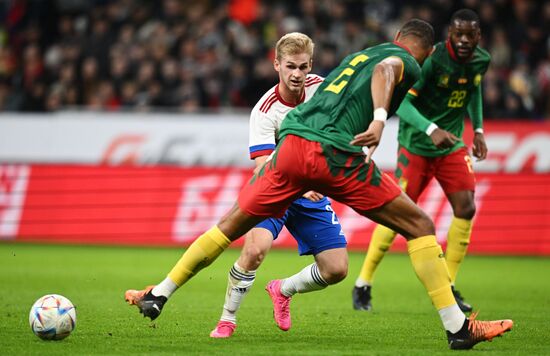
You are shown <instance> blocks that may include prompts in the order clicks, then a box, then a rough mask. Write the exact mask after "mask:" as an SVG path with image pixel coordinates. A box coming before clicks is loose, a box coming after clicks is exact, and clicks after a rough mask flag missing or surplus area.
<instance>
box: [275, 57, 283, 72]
mask: <svg viewBox="0 0 550 356" xmlns="http://www.w3.org/2000/svg"><path fill="white" fill-rule="evenodd" d="M273 68H275V70H276V71H277V72H278V71H280V69H281V63H279V60H278V59H277V58H275V59H274V60H273Z"/></svg>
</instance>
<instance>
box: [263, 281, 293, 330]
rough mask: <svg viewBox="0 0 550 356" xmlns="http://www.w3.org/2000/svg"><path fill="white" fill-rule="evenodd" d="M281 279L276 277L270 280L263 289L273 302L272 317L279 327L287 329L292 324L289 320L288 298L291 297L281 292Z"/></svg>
mask: <svg viewBox="0 0 550 356" xmlns="http://www.w3.org/2000/svg"><path fill="white" fill-rule="evenodd" d="M282 282H283V281H282V280H280V279H276V280H274V281H271V282H269V283H268V284H267V286H266V287H265V290H266V291H267V293H268V294H269V296H270V297H271V301H272V302H273V318H274V319H275V323H276V324H277V326H278V327H279V329H281V330H283V331H287V330H288V329H290V326H291V324H292V322H291V320H290V300H291V299H292V297H287V296H285V295H283V294H282V293H281V284H282Z"/></svg>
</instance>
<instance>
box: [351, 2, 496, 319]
mask: <svg viewBox="0 0 550 356" xmlns="http://www.w3.org/2000/svg"><path fill="white" fill-rule="evenodd" d="M479 38H480V29H479V18H478V17H477V15H476V13H475V12H473V11H471V10H466V9H465V10H459V11H457V12H456V13H455V14H454V15H453V16H452V18H451V25H450V27H449V35H448V39H447V41H445V42H440V43H438V44H437V45H436V46H435V49H434V52H433V54H432V55H431V56H430V58H428V59H427V60H426V62H425V63H424V65H423V67H422V76H421V78H420V80H419V81H418V82H417V83H416V84H415V85H414V86H413V88H411V89H410V90H409V94H408V95H407V97H406V98H405V100H404V101H403V103H402V105H401V107H400V108H399V110H398V111H397V114H398V115H399V117H400V122H399V134H398V138H399V152H398V159H397V169H396V172H395V173H396V177H397V178H398V179H399V183H400V186H401V188H402V189H403V190H404V191H405V192H406V193H407V195H408V196H409V197H410V198H411V199H412V200H413V201H415V202H416V201H417V200H418V197H419V196H420V194H421V193H422V192H423V191H424V189H425V188H426V186H427V185H428V183H429V182H430V180H431V179H432V178H433V177H435V178H436V179H437V181H438V182H439V184H440V185H441V187H442V188H443V190H444V192H445V194H446V196H447V197H448V199H449V202H450V203H451V206H452V209H453V214H454V216H453V219H452V221H451V225H450V228H449V232H448V235H447V248H446V251H445V259H446V261H447V265H448V267H449V273H450V277H451V283H452V285H453V293H454V295H455V298H456V301H457V303H458V305H459V306H460V309H461V310H462V311H464V312H470V311H472V307H471V306H470V305H469V304H467V303H466V302H464V300H463V299H462V297H461V295H460V293H459V292H458V291H457V290H455V289H454V282H455V279H456V275H457V271H458V267H459V266H460V264H461V262H462V260H463V258H464V255H465V254H466V249H467V247H468V243H469V241H470V233H471V229H472V219H473V217H474V214H475V203H474V190H475V178H474V174H473V170H472V161H471V158H470V155H469V154H468V150H467V148H466V146H465V144H464V142H463V141H462V140H461V139H460V138H461V137H462V133H463V131H464V117H465V116H466V115H469V116H470V118H471V119H472V123H473V127H474V130H475V136H474V147H473V154H474V156H475V157H477V158H478V159H479V160H482V159H484V158H485V157H486V155H487V147H486V145H485V140H484V138H483V127H482V117H483V116H482V107H481V106H482V105H481V104H482V97H481V79H482V77H483V75H484V74H485V72H486V71H487V68H488V66H489V62H490V56H489V54H488V53H487V52H486V51H485V50H483V49H481V48H479V47H478V46H477V44H478V42H479ZM395 235H396V233H395V232H394V231H392V230H391V229H389V228H387V227H384V226H382V225H379V226H378V227H377V228H376V229H375V230H374V233H373V236H372V239H371V242H370V245H369V250H368V252H367V257H366V258H365V262H364V264H363V268H362V270H361V272H360V275H359V277H358V279H357V281H356V284H355V288H354V290H353V306H354V308H355V309H357V310H370V309H371V308H372V303H371V286H372V281H373V275H374V272H375V270H376V268H377V266H378V264H379V263H380V261H381V259H382V258H383V256H384V254H385V251H387V250H388V249H389V247H390V245H391V243H392V242H393V239H394V237H395Z"/></svg>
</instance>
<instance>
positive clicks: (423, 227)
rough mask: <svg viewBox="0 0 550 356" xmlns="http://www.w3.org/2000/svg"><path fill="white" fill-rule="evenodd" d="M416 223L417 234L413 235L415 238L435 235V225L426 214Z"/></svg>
mask: <svg viewBox="0 0 550 356" xmlns="http://www.w3.org/2000/svg"><path fill="white" fill-rule="evenodd" d="M415 221H416V232H415V233H413V234H412V235H413V236H415V237H418V236H426V235H435V225H434V222H433V221H432V219H430V217H429V216H428V215H426V214H421V215H420V216H419V217H418V219H416V220H415Z"/></svg>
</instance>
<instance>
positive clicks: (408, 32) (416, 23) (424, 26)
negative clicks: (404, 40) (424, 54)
mask: <svg viewBox="0 0 550 356" xmlns="http://www.w3.org/2000/svg"><path fill="white" fill-rule="evenodd" d="M399 32H400V33H401V36H415V37H418V38H419V39H420V42H421V43H422V46H423V47H424V48H430V47H432V46H433V44H434V37H435V35H434V29H433V27H432V25H430V24H429V23H427V22H426V21H423V20H419V19H412V20H409V21H407V22H406V23H405V24H404V25H403V26H402V27H401V29H400V30H399Z"/></svg>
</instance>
